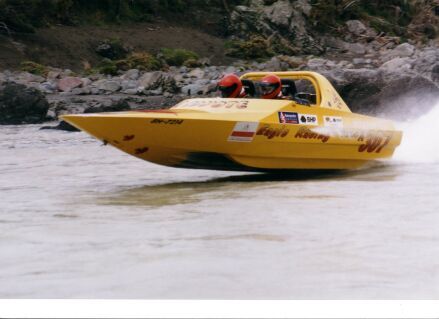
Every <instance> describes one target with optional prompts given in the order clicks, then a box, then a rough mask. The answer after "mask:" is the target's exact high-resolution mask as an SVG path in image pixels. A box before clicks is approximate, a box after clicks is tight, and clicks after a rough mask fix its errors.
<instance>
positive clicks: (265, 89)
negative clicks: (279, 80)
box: [260, 82, 277, 95]
mask: <svg viewBox="0 0 439 319" xmlns="http://www.w3.org/2000/svg"><path fill="white" fill-rule="evenodd" d="M260 86H261V94H262V95H269V94H271V93H273V92H274V90H276V88H277V84H273V83H264V82H262V83H260Z"/></svg>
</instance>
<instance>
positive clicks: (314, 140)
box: [63, 72, 402, 170]
mask: <svg viewBox="0 0 439 319" xmlns="http://www.w3.org/2000/svg"><path fill="white" fill-rule="evenodd" d="M276 74H278V75H280V76H282V77H288V78H293V79H299V78H305V79H307V80H310V81H311V82H312V83H314V86H315V87H316V93H317V104H316V105H311V106H305V105H299V104H297V103H295V102H294V101H291V100H262V99H223V98H202V99H188V100H184V101H182V102H180V103H179V104H177V105H176V106H174V107H173V108H171V109H169V110H158V111H129V112H117V113H97V114H81V115H65V116H63V119H64V120H66V121H67V122H69V123H71V124H72V125H74V126H76V127H78V128H79V129H81V130H83V131H85V132H87V133H89V134H91V135H93V136H95V137H96V138H98V139H100V140H103V141H106V142H108V143H109V144H111V145H113V146H114V147H117V148H119V149H121V150H122V151H124V152H127V153H129V154H131V155H133V156H136V157H139V158H142V159H144V160H147V161H151V162H154V163H157V164H162V165H167V166H175V167H192V168H207V169H209V168H211V169H238V170H239V169H248V170H272V169H351V168H357V167H360V166H362V165H364V164H366V163H367V162H370V161H372V160H377V159H384V158H390V157H391V156H392V154H393V152H394V150H395V148H396V147H397V146H398V145H399V144H400V142H401V137H402V133H401V132H400V131H396V130H395V129H394V126H393V123H392V122H391V121H388V120H383V119H379V118H374V117H369V116H364V115H360V114H355V113H352V112H351V111H350V110H349V108H348V107H347V106H346V104H345V103H344V102H343V100H342V99H341V98H340V96H339V95H338V94H337V92H335V90H334V88H333V87H332V86H331V84H330V83H329V82H328V81H327V80H326V79H325V78H324V77H322V76H321V75H319V74H317V73H313V72H277V73H276ZM263 75H264V73H263V72H261V73H248V74H246V75H244V76H243V77H245V78H248V79H253V80H258V79H260V78H261V77H263ZM279 112H287V115H289V116H293V118H295V115H294V114H297V118H298V119H300V118H303V119H304V120H310V121H311V122H308V123H305V122H303V123H297V124H293V123H280V121H281V120H280V117H281V115H280V113H279ZM283 114H285V113H283ZM313 121H314V122H313ZM334 121H337V123H334ZM237 123H239V124H238V126H239V127H238V130H236V129H235V128H236V125H237ZM242 127H244V129H242ZM245 127H249V128H245ZM246 129H249V130H250V132H247V133H245V132H244V133H242V132H243V130H244V131H245V130H246ZM234 131H235V133H232V132H234ZM252 132H253V133H252ZM236 134H238V135H240V134H244V135H246V134H247V136H244V137H241V136H238V137H236V136H235V135H236ZM231 136H232V137H231ZM240 138H243V139H244V141H242V140H239V139H240ZM224 165H226V166H224Z"/></svg>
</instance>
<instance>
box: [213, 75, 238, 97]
mask: <svg viewBox="0 0 439 319" xmlns="http://www.w3.org/2000/svg"><path fill="white" fill-rule="evenodd" d="M218 89H219V90H220V91H221V96H222V97H239V94H240V93H241V90H242V82H241V80H240V79H239V77H238V76H237V75H235V74H227V75H225V76H224V77H223V78H222V79H221V81H219V83H218Z"/></svg>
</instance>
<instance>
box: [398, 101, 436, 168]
mask: <svg viewBox="0 0 439 319" xmlns="http://www.w3.org/2000/svg"><path fill="white" fill-rule="evenodd" d="M397 128H398V129H400V130H402V131H403V137H402V142H401V145H400V146H399V147H398V148H397V149H396V151H395V156H394V158H395V159H396V160H398V161H401V162H410V163H435V162H439V101H438V102H436V104H435V106H434V107H433V108H432V109H431V110H430V111H429V112H428V113H426V114H424V115H422V116H421V117H419V118H417V119H414V120H411V121H409V122H402V123H398V125H397Z"/></svg>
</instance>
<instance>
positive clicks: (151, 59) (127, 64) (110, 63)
mask: <svg viewBox="0 0 439 319" xmlns="http://www.w3.org/2000/svg"><path fill="white" fill-rule="evenodd" d="M162 67H163V65H162V63H161V62H160V60H158V59H157V58H156V57H155V56H153V55H151V54H149V53H146V52H135V53H131V54H130V55H129V56H128V57H127V58H125V59H120V60H110V59H103V60H102V61H101V62H100V63H99V64H98V65H97V66H96V67H95V68H92V69H90V70H89V71H88V73H100V74H108V75H117V73H118V71H127V70H130V69H138V70H141V71H156V70H160V69H161V68H162Z"/></svg>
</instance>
